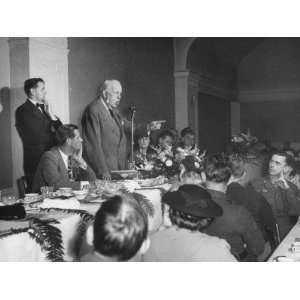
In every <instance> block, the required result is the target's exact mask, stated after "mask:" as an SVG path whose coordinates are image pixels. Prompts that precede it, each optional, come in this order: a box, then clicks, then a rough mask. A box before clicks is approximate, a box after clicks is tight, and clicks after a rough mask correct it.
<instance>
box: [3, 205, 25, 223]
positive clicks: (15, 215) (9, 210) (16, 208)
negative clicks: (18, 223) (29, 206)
mask: <svg viewBox="0 0 300 300" xmlns="http://www.w3.org/2000/svg"><path fill="white" fill-rule="evenodd" d="M25 216H26V212H25V209H24V206H23V204H20V203H17V204H13V205H5V206H1V207H0V219H2V220H13V219H23V218H25Z"/></svg>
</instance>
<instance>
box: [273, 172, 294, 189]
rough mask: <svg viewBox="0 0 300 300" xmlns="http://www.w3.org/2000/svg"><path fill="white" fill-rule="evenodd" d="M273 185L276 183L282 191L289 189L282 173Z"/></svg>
mask: <svg viewBox="0 0 300 300" xmlns="http://www.w3.org/2000/svg"><path fill="white" fill-rule="evenodd" d="M275 183H278V185H279V186H280V187H282V188H284V189H289V187H290V186H289V184H288V183H287V181H286V179H285V176H284V174H283V172H281V174H280V177H279V178H278V180H276V181H275Z"/></svg>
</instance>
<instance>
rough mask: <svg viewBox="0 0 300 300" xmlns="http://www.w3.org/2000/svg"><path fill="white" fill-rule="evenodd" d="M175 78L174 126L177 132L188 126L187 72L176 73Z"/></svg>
mask: <svg viewBox="0 0 300 300" xmlns="http://www.w3.org/2000/svg"><path fill="white" fill-rule="evenodd" d="M174 77H175V125H176V129H177V130H182V129H183V128H184V127H186V126H188V123H189V116H188V111H189V110H188V88H189V83H188V79H189V71H188V70H185V71H176V72H175V73H174Z"/></svg>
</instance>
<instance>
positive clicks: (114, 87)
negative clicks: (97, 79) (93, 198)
mask: <svg viewBox="0 0 300 300" xmlns="http://www.w3.org/2000/svg"><path fill="white" fill-rule="evenodd" d="M121 96H122V86H121V83H120V82H119V81H118V80H105V81H104V83H103V84H102V86H101V89H100V95H99V97H98V99H96V100H94V101H92V102H91V103H90V104H89V105H88V106H87V107H86V109H85V111H84V113H83V117H82V136H83V141H84V147H83V149H84V158H85V159H86V161H87V163H88V164H89V165H90V166H91V167H92V169H93V170H94V172H95V173H96V176H97V177H98V178H103V179H105V180H109V179H111V176H110V171H112V170H124V169H126V167H127V151H126V135H125V131H130V129H131V123H130V122H129V121H128V120H126V119H124V118H122V117H121V115H120V113H119V111H118V109H117V107H118V106H119V103H120V101H121ZM160 125H161V123H160V121H152V122H151V124H150V129H151V130H155V129H159V128H160Z"/></svg>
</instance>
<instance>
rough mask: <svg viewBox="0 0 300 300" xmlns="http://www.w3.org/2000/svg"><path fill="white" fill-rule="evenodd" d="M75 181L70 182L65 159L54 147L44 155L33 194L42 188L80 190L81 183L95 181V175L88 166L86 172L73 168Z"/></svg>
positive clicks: (38, 169) (34, 182)
mask: <svg viewBox="0 0 300 300" xmlns="http://www.w3.org/2000/svg"><path fill="white" fill-rule="evenodd" d="M73 174H74V175H75V181H70V180H69V177H68V170H67V169H66V166H65V164H64V161H63V158H62V156H61V154H60V153H59V150H58V148H57V147H53V148H52V149H51V150H50V151H47V152H45V153H44V154H43V156H42V158H41V160H40V162H39V165H38V168H37V171H36V173H35V176H34V181H33V187H32V190H33V192H40V188H41V187H42V186H53V187H54V189H55V190H56V189H58V188H60V187H71V188H72V189H79V188H80V182H79V181H94V180H95V179H96V176H95V173H94V172H93V170H92V169H91V168H90V167H89V166H88V167H87V169H86V170H83V169H81V168H75V167H74V168H73Z"/></svg>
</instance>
